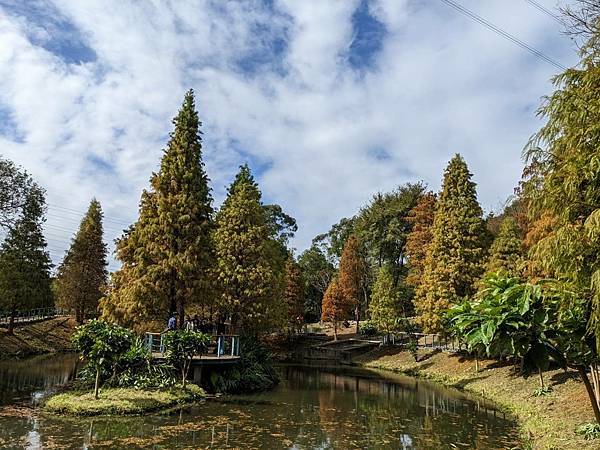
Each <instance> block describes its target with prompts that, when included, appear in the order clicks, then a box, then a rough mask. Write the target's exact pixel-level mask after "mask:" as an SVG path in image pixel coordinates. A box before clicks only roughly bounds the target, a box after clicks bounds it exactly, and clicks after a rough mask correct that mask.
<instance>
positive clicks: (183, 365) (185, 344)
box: [164, 330, 210, 387]
mask: <svg viewBox="0 0 600 450" xmlns="http://www.w3.org/2000/svg"><path fill="white" fill-rule="evenodd" d="M209 342H210V336H208V335H206V334H204V333H200V332H199V331H191V330H175V331H171V332H169V333H167V334H166V335H165V338H164V346H165V356H166V358H167V361H168V362H169V363H170V364H172V365H173V366H175V368H177V369H179V371H180V372H181V383H182V385H183V387H185V380H186V378H187V375H188V372H189V370H190V366H191V364H192V359H193V358H194V356H200V355H202V353H204V352H205V351H206V349H207V348H208V344H209Z"/></svg>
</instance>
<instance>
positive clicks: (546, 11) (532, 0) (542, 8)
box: [525, 0, 566, 25]
mask: <svg viewBox="0 0 600 450" xmlns="http://www.w3.org/2000/svg"><path fill="white" fill-rule="evenodd" d="M525 1H526V2H527V3H529V4H530V5H531V6H533V7H534V8H536V9H538V10H539V11H541V12H543V13H544V14H546V15H547V16H550V17H552V18H553V19H554V20H556V21H557V22H558V23H560V24H561V25H566V24H565V21H564V20H562V19H561V18H560V17H558V16H557V15H556V14H554V13H553V12H552V11H550V10H549V9H548V8H546V7H545V6H544V5H540V4H539V3H538V2H536V1H535V0H525Z"/></svg>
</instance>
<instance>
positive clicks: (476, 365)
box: [475, 355, 479, 372]
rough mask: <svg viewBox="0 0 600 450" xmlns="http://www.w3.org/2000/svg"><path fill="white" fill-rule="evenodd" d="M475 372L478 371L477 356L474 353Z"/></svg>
mask: <svg viewBox="0 0 600 450" xmlns="http://www.w3.org/2000/svg"><path fill="white" fill-rule="evenodd" d="M475 372H479V356H478V355H475Z"/></svg>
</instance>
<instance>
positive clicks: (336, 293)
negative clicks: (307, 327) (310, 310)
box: [321, 277, 352, 341]
mask: <svg viewBox="0 0 600 450" xmlns="http://www.w3.org/2000/svg"><path fill="white" fill-rule="evenodd" d="M351 306H352V304H351V303H348V296H347V295H346V293H345V292H344V290H343V289H342V287H341V286H340V283H339V280H338V278H337V277H335V278H333V279H332V280H331V282H330V283H329V286H327V290H326V291H325V294H324V295H323V304H322V306H321V320H322V321H324V322H331V323H332V325H333V338H334V339H335V340H336V341H337V335H338V328H339V324H340V322H341V321H342V320H345V319H347V318H348V316H349V314H348V311H349V310H350V308H351Z"/></svg>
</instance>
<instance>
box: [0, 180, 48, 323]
mask: <svg viewBox="0 0 600 450" xmlns="http://www.w3.org/2000/svg"><path fill="white" fill-rule="evenodd" d="M45 209H46V207H45V198H44V191H43V189H41V188H40V187H38V186H37V185H35V184H32V185H31V186H30V189H29V190H28V193H27V194H26V196H25V200H24V203H23V207H22V212H21V215H20V217H19V219H17V220H16V222H15V223H14V226H13V227H12V228H11V229H10V230H9V232H8V235H7V237H6V239H5V240H4V242H3V243H2V247H0V309H3V310H5V311H7V312H8V313H9V314H10V320H9V325H8V333H9V334H12V332H13V327H14V318H15V315H16V313H17V312H18V311H27V310H29V309H32V308H39V307H47V306H52V304H53V298H52V290H51V281H50V269H51V267H52V264H51V261H50V255H49V254H48V252H47V250H46V240H45V238H44V234H43V230H42V226H43V223H44V221H45V218H44V213H45Z"/></svg>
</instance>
